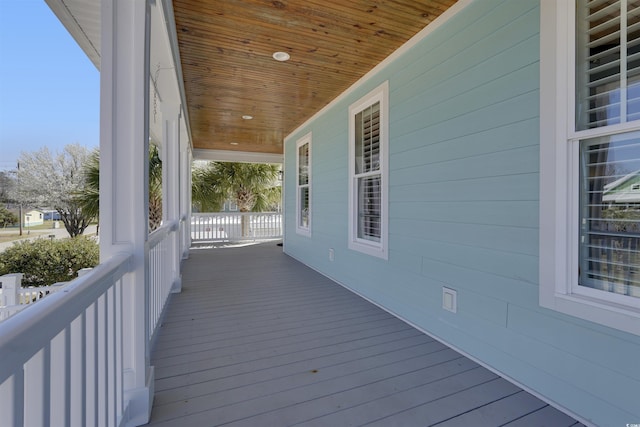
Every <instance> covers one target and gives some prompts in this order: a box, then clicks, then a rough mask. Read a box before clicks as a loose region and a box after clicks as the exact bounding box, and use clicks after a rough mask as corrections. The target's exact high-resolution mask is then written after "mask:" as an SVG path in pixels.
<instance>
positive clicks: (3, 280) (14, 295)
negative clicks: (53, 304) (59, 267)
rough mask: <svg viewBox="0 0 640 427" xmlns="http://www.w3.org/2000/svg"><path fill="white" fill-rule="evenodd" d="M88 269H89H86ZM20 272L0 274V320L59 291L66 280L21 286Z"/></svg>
mask: <svg viewBox="0 0 640 427" xmlns="http://www.w3.org/2000/svg"><path fill="white" fill-rule="evenodd" d="M87 270H90V269H87ZM21 279H22V274H20V273H16V274H7V275H4V276H0V285H1V288H0V322H1V321H3V320H5V319H8V318H9V317H10V316H12V315H14V314H16V313H17V312H19V311H21V310H23V309H25V308H27V307H29V306H30V305H32V304H33V303H35V302H36V301H40V300H41V299H43V298H44V297H46V296H47V295H51V294H53V293H55V292H58V291H60V290H61V289H63V288H64V286H65V285H66V284H67V283H68V282H60V283H55V284H53V285H51V286H29V287H26V288H25V287H22V286H21Z"/></svg>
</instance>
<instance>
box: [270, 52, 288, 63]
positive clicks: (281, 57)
mask: <svg viewBox="0 0 640 427" xmlns="http://www.w3.org/2000/svg"><path fill="white" fill-rule="evenodd" d="M273 59H275V60H276V61H280V62H284V61H288V60H289V59H291V55H289V54H288V53H287V52H275V53H274V54H273Z"/></svg>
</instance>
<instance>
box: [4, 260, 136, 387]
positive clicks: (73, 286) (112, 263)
mask: <svg viewBox="0 0 640 427" xmlns="http://www.w3.org/2000/svg"><path fill="white" fill-rule="evenodd" d="M130 260H131V255H130V254H125V253H122V254H117V255H115V256H113V257H112V258H110V259H108V260H107V261H105V262H104V263H102V264H100V265H98V266H97V267H95V268H94V269H93V270H92V271H91V272H90V273H88V274H86V275H84V276H82V277H78V278H77V279H75V280H73V281H72V282H71V283H69V285H67V286H66V287H65V288H64V289H63V290H62V291H60V292H56V293H54V294H53V295H50V296H48V297H47V298H44V299H43V300H42V301H40V302H39V303H38V309H37V310H23V311H21V312H20V313H17V314H16V315H14V316H12V317H10V318H9V319H7V320H5V321H4V322H2V323H0V360H2V363H0V384H1V383H3V382H4V381H5V380H6V379H7V378H9V377H10V376H12V375H13V374H14V373H15V372H16V370H18V369H20V370H21V369H22V366H23V365H24V363H26V362H27V361H28V360H29V359H30V358H31V357H33V355H34V354H36V353H37V352H38V351H40V350H41V349H42V348H43V347H44V345H46V344H48V343H49V342H51V340H52V339H53V338H54V337H56V336H57V335H58V334H59V333H60V332H61V331H62V330H63V329H65V328H66V327H68V326H69V324H70V323H71V322H72V321H73V320H74V319H76V318H77V317H78V316H80V315H81V314H82V313H83V312H84V310H86V309H87V307H89V306H90V305H92V304H93V303H95V301H96V300H97V299H98V297H100V295H102V294H104V293H105V292H106V291H107V290H108V289H109V288H110V287H111V286H113V283H114V282H115V281H117V280H118V279H119V278H120V277H122V276H123V275H124V274H125V273H126V272H127V271H128V270H129V262H130ZM43 343H44V345H43Z"/></svg>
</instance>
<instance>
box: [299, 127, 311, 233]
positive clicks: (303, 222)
mask: <svg viewBox="0 0 640 427" xmlns="http://www.w3.org/2000/svg"><path fill="white" fill-rule="evenodd" d="M296 233H298V234H301V235H303V236H309V237H310V236H311V132H309V133H308V134H306V135H305V136H303V137H302V138H300V139H299V140H298V141H297V142H296Z"/></svg>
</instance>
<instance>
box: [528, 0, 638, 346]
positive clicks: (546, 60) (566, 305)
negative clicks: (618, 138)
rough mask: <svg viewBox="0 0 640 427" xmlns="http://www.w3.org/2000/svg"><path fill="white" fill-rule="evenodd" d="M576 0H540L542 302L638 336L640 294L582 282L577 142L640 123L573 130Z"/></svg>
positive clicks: (626, 129)
mask: <svg viewBox="0 0 640 427" xmlns="http://www.w3.org/2000/svg"><path fill="white" fill-rule="evenodd" d="M574 5H575V1H571V0H541V15H540V23H541V24H540V253H539V255H540V270H539V280H540V305H541V306H542V307H546V308H549V309H552V310H556V311H559V312H562V313H565V314H568V315H571V316H575V317H579V318H582V319H586V320H589V321H592V322H596V323H599V324H602V325H605V326H609V327H612V328H616V329H619V330H622V331H625V332H629V333H632V334H636V335H640V301H635V298H632V297H624V296H620V295H615V294H611V293H609V292H605V291H599V290H595V289H587V288H585V287H579V288H581V289H577V288H578V286H577V285H576V286H574V285H573V284H574V283H576V284H577V265H578V262H577V257H578V231H579V224H578V222H579V220H578V218H579V217H578V188H577V184H576V183H577V182H578V141H579V140H580V139H585V138H590V137H595V136H600V135H609V134H611V133H620V132H627V131H631V130H638V129H640V122H631V123H622V124H620V125H615V126H607V127H604V128H596V129H590V130H586V131H578V132H576V131H575V130H574V129H575V128H574V117H575V115H574V109H575V102H574V99H575V96H574V95H575V82H574V79H575V77H573V74H574V72H573V66H572V64H573V62H574V49H573V42H572V40H573V39H574V28H575V24H574V20H573V16H574V12H573V8H574Z"/></svg>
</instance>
